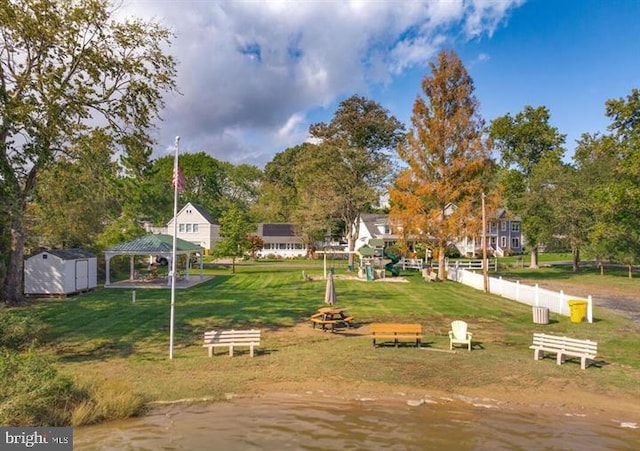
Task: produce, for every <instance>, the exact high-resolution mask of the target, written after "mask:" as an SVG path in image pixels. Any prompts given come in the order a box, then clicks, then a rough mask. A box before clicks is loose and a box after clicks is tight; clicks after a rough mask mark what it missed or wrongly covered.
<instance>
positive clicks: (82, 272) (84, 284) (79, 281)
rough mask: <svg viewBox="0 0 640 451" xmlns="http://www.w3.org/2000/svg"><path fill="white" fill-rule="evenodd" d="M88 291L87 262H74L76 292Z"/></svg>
mask: <svg viewBox="0 0 640 451" xmlns="http://www.w3.org/2000/svg"><path fill="white" fill-rule="evenodd" d="M87 289H89V260H76V291H80V290H87Z"/></svg>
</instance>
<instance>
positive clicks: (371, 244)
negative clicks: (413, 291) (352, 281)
mask: <svg viewBox="0 0 640 451" xmlns="http://www.w3.org/2000/svg"><path fill="white" fill-rule="evenodd" d="M356 253H357V254H358V256H359V257H360V265H359V271H358V277H360V278H362V279H364V278H365V277H366V279H367V280H374V279H379V278H384V276H385V271H389V272H390V273H391V275H392V277H397V276H399V275H400V268H398V267H396V265H397V264H398V262H399V261H400V258H401V257H400V256H399V255H394V254H392V253H390V252H387V249H386V248H385V243H384V241H383V240H381V239H374V238H372V239H370V240H369V241H368V242H367V243H366V244H364V245H363V246H360V248H358V249H357V250H356ZM385 259H386V260H389V262H388V263H386V264H384V260H385Z"/></svg>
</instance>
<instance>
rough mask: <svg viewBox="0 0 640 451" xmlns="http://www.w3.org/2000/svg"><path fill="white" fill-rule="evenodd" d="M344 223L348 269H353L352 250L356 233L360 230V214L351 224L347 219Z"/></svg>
mask: <svg viewBox="0 0 640 451" xmlns="http://www.w3.org/2000/svg"><path fill="white" fill-rule="evenodd" d="M345 223H346V232H347V233H346V235H347V249H349V255H348V257H347V258H348V260H347V262H348V265H349V268H350V270H351V271H353V270H354V268H355V265H354V264H353V259H354V253H353V252H354V251H355V250H356V240H357V239H358V234H359V232H360V215H359V214H358V215H357V216H356V218H355V219H354V220H353V222H352V223H351V224H350V223H349V221H345Z"/></svg>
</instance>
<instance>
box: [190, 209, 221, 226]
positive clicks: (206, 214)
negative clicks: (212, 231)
mask: <svg viewBox="0 0 640 451" xmlns="http://www.w3.org/2000/svg"><path fill="white" fill-rule="evenodd" d="M191 206H192V207H193V208H195V209H196V210H197V211H198V213H200V214H201V215H202V216H203V217H204V219H206V220H207V222H209V224H218V222H217V221H216V220H215V219H213V216H211V215H210V214H209V212H208V211H207V210H205V208H204V207H203V206H202V205H198V204H191ZM185 207H186V205H185Z"/></svg>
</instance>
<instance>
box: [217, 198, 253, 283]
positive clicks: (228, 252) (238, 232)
mask: <svg viewBox="0 0 640 451" xmlns="http://www.w3.org/2000/svg"><path fill="white" fill-rule="evenodd" d="M250 231H251V224H250V223H249V220H248V217H247V215H246V214H245V213H244V211H242V210H240V209H239V208H238V207H237V206H233V207H231V208H230V209H229V210H227V211H226V212H225V213H224V214H223V215H222V217H221V218H220V240H219V241H218V242H217V243H216V245H215V247H214V248H213V256H214V257H216V258H226V257H231V259H232V263H231V267H232V272H233V273H235V272H236V259H237V258H239V257H243V256H244V255H245V253H246V252H249V251H250V250H251V245H252V242H251V240H250V238H249V232H250Z"/></svg>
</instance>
